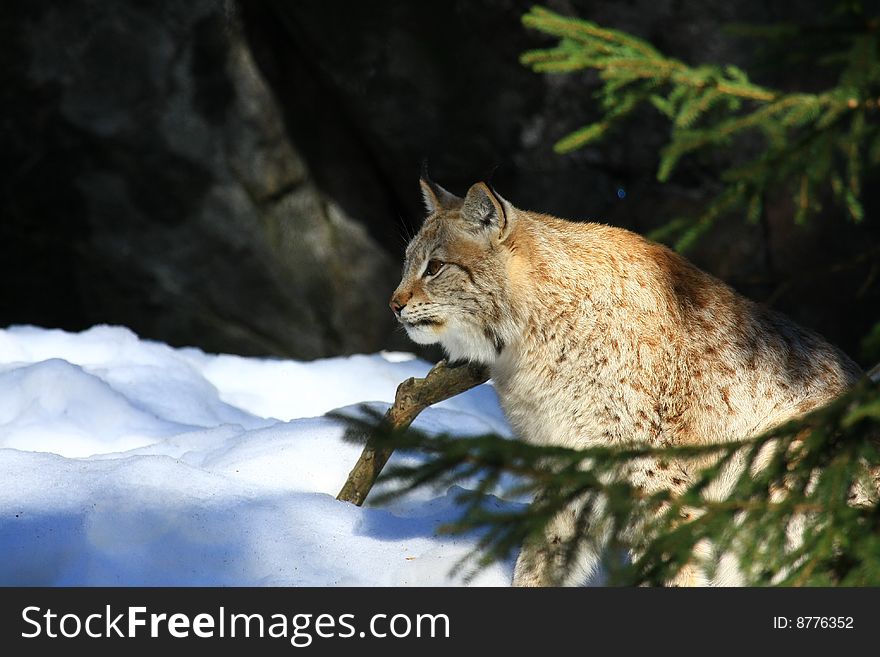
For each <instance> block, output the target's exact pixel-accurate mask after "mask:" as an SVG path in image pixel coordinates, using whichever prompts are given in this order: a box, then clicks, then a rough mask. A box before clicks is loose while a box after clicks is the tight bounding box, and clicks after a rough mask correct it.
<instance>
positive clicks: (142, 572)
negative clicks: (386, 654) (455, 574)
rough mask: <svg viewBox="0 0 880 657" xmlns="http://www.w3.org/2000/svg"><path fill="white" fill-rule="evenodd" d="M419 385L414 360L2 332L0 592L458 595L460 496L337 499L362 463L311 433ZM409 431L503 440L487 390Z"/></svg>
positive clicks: (112, 330) (94, 333)
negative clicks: (398, 591) (454, 531)
mask: <svg viewBox="0 0 880 657" xmlns="http://www.w3.org/2000/svg"><path fill="white" fill-rule="evenodd" d="M428 369H429V364H428V363H425V362H424V361H421V360H417V359H415V358H413V357H412V356H410V355H408V354H387V353H386V354H375V355H369V356H352V357H348V358H332V359H326V360H319V361H314V362H310V363H304V362H295V361H283V360H269V359H256V358H241V357H238V356H228V355H220V356H216V355H209V354H205V353H203V352H201V351H199V350H196V349H172V348H171V347H169V346H167V345H164V344H160V343H156V342H150V341H146V340H140V339H139V338H138V337H137V336H136V335H135V334H133V333H132V332H131V331H129V330H127V329H125V328H119V327H108V326H98V327H94V328H92V329H90V330H88V331H84V332H82V333H76V334H74V333H66V332H63V331H58V330H45V329H38V328H33V327H12V328H9V329H6V330H0V554H3V556H4V558H3V560H0V584H4V585H50V586H51V585H126V586H141V585H143V586H152V585H230V586H251V585H276V586H295V585H311V586H325V585H364V586H373V585H448V584H461V583H462V582H461V580H460V579H456V578H452V577H450V575H449V571H450V569H451V568H452V566H453V565H454V564H455V563H456V562H457V561H458V560H459V559H460V558H461V557H462V556H464V555H465V554H466V553H467V552H469V551H470V550H471V549H472V547H473V545H474V540H475V539H474V538H473V537H457V538H451V537H448V536H438V534H437V529H438V527H439V526H440V525H441V524H443V523H444V522H448V521H450V520H452V519H453V518H455V517H456V508H455V504H454V499H453V498H454V494H455V492H454V491H440V492H431V491H420V492H419V493H418V494H417V495H414V496H411V497H409V498H408V499H404V500H401V501H399V502H397V503H395V504H393V505H391V506H390V507H387V508H357V507H354V506H352V505H350V504H344V503H340V502H337V501H336V500H335V499H334V496H335V494H336V492H338V490H339V488H340V486H341V485H342V483H343V482H344V480H345V477H346V475H347V474H348V471H349V470H350V469H351V466H352V465H353V464H354V462H355V460H356V459H357V457H358V455H359V454H360V449H361V448H360V446H358V445H353V444H350V443H348V442H345V441H344V440H343V439H342V437H343V434H344V428H343V426H342V425H341V424H340V423H339V422H337V421H334V420H331V419H329V418H327V417H322V416H323V415H324V414H325V413H327V412H328V411H330V410H333V409H338V408H340V407H345V406H349V405H353V404H359V403H362V402H372V403H373V405H374V406H375V407H377V408H379V409H384V408H386V407H387V405H388V403H389V402H390V401H391V400H392V399H393V397H394V391H395V389H396V387H397V384H398V383H400V381H402V380H403V379H405V378H407V377H409V376H423V375H424V374H425V373H426V372H427V371H428ZM418 425H419V426H420V427H421V428H423V429H425V430H429V431H449V432H455V433H459V434H473V433H479V432H485V431H497V432H501V433H504V434H509V428H508V426H507V424H506V423H505V421H504V417H503V414H502V412H501V409H500V408H499V406H498V401H497V398H496V396H495V393H494V391H493V389H492V388H491V386H488V385H483V386H480V387H478V388H476V389H474V390H471V391H469V392H467V393H465V394H463V395H460V396H459V397H457V398H455V399H450V400H447V401H446V402H443V403H441V404H439V405H438V406H437V407H436V408H431V409H428V410H427V411H425V412H424V413H423V414H422V415H421V416H420V418H419V420H418ZM394 458H395V459H397V458H401V457H398V456H395V457H394ZM408 458H414V457H408ZM493 503H500V502H497V501H495V502H493ZM510 574H511V564H509V563H506V564H499V565H497V566H495V567H493V568H491V569H488V570H486V571H484V572H482V573H481V574H480V575H479V576H478V577H477V578H476V579H475V580H474V581H473V582H472V583H473V584H478V585H507V584H508V583H509V581H510Z"/></svg>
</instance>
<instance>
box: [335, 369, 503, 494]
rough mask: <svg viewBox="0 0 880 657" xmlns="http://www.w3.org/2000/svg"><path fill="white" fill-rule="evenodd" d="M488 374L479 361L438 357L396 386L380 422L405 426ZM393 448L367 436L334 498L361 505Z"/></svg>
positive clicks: (474, 384) (475, 383)
mask: <svg viewBox="0 0 880 657" xmlns="http://www.w3.org/2000/svg"><path fill="white" fill-rule="evenodd" d="M488 378H489V372H488V371H487V370H486V368H484V367H483V366H481V365H474V364H471V363H467V364H463V365H457V366H450V365H447V364H446V361H442V360H441V361H440V362H439V363H437V364H436V365H435V366H434V367H433V368H432V369H431V371H430V372H428V375H427V376H426V377H425V378H424V379H415V378H409V379H407V380H406V381H404V382H403V383H401V384H400V385H399V386H398V387H397V393H396V394H395V395H394V404H392V406H391V408H389V409H388V411H387V412H386V413H385V417H384V418H382V423H383V424H384V425H385V426H386V427H388V428H391V429H397V430H399V429H406V428H407V427H408V426H409V425H410V424H412V422H413V420H415V419H416V416H418V414H419V413H421V412H422V411H423V410H425V409H426V408H428V406H431V405H432V404H436V403H437V402H440V401H443V400H444V399H449V398H450V397H454V396H455V395H458V394H460V393H462V392H464V391H465V390H470V389H471V388H473V387H474V386H478V385H480V384H481V383H484V382H485V381H486V380H487V379H488ZM392 452H393V449H391V448H387V447H382V448H379V447H377V446H376V444H375V441H374V440H373V438H372V437H371V438H368V439H367V444H366V445H365V446H364V451H363V452H362V453H361V456H360V458H359V459H358V460H357V463H355V466H354V468H352V470H351V472H350V473H349V475H348V479H347V480H346V482H345V485H344V486H343V487H342V490H340V491H339V495H337V496H336V499H337V500H340V501H342V502H351V503H352V504H356V505H358V506H361V505H362V504H363V503H364V500H365V499H366V498H367V495H368V494H369V492H370V489H372V487H373V484H375V483H376V479H377V478H378V477H379V473H380V472H381V471H382V468H383V467H384V466H385V463H387V462H388V459H389V458H390V457H391V453H392Z"/></svg>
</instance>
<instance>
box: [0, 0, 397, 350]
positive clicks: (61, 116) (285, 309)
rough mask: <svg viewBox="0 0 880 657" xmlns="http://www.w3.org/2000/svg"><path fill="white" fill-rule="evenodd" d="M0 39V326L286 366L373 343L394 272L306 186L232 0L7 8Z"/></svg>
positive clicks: (384, 321)
mask: <svg viewBox="0 0 880 657" xmlns="http://www.w3.org/2000/svg"><path fill="white" fill-rule="evenodd" d="M3 31H4V34H3V36H5V37H8V41H7V43H6V45H5V49H6V50H8V51H9V52H7V53H6V55H5V56H4V63H3V64H2V67H3V81H4V82H5V83H6V84H5V85H4V88H5V89H6V95H7V98H6V100H9V101H10V106H12V107H14V108H15V110H14V112H15V114H14V116H13V117H10V118H9V119H7V121H8V123H7V125H6V126H4V128H5V130H4V132H8V133H9V135H10V137H11V141H12V148H11V157H10V159H9V161H8V162H7V164H6V167H7V168H8V169H9V171H8V175H6V176H4V186H5V190H4V191H5V194H4V195H3V200H2V203H3V208H4V214H5V215H7V217H9V220H8V221H7V220H4V222H3V224H4V226H3V228H2V230H3V235H2V237H3V238H5V239H4V245H3V247H2V248H4V249H5V250H7V251H8V253H4V255H7V256H8V257H7V258H4V263H3V265H2V266H3V268H4V270H5V271H4V272H3V275H4V279H5V280H6V281H7V282H8V281H10V280H14V281H15V285H14V286H12V288H13V289H10V290H9V291H8V294H9V298H8V299H5V300H4V303H3V304H2V306H3V309H2V310H0V313H2V315H0V323H3V324H6V323H11V322H33V323H42V324H46V325H49V326H63V327H66V328H80V327H83V326H87V325H90V324H93V323H96V322H110V323H120V324H124V325H127V326H129V327H131V328H132V329H134V330H135V331H137V332H139V333H140V334H142V335H143V336H145V337H150V338H156V339H161V340H165V341H168V342H170V343H172V344H177V345H181V344H194V345H198V346H200V347H202V348H204V349H207V350H210V351H224V352H234V353H242V354H276V355H285V356H293V357H297V358H312V357H318V356H325V355H330V354H336V353H348V352H355V351H375V350H377V349H379V348H381V347H382V346H384V345H385V344H387V342H388V336H389V335H390V334H391V331H392V329H393V324H392V321H391V314H390V313H389V312H388V309H387V305H386V304H387V296H388V290H390V289H392V288H393V287H394V285H395V283H396V281H395V279H396V276H397V270H398V266H397V264H396V263H394V262H393V261H392V259H391V258H390V257H389V256H388V254H387V253H386V252H385V251H384V250H383V249H382V247H380V246H379V245H378V244H377V242H376V241H375V240H374V239H372V238H371V237H370V236H369V235H368V234H367V232H366V231H365V230H364V229H363V227H362V226H361V225H360V224H359V223H358V222H356V221H354V220H353V219H352V218H351V217H349V216H348V215H347V214H346V213H345V212H344V211H343V210H342V209H341V208H340V207H339V205H338V204H336V203H335V202H334V201H333V199H332V198H329V197H328V196H327V195H325V194H323V193H322V192H321V191H319V189H318V188H317V187H316V185H315V184H314V182H313V180H312V179H311V177H310V174H309V169H308V167H307V166H306V164H305V163H304V161H303V159H302V157H301V156H300V154H299V153H298V151H297V150H296V148H295V147H294V145H293V144H292V142H291V141H290V139H289V137H288V135H287V133H286V131H285V127H284V124H283V121H282V117H281V113H280V112H279V108H278V104H277V101H276V100H275V98H274V96H273V94H272V93H271V92H270V90H269V88H268V87H267V85H266V83H265V81H264V79H263V77H262V75H261V73H260V72H259V70H258V69H257V68H256V66H255V64H254V61H253V58H252V56H251V52H250V49H249V48H248V46H247V44H246V42H245V41H244V38H243V35H242V32H241V27H240V21H239V18H238V16H237V13H236V12H235V7H234V5H231V4H226V5H224V4H222V3H218V2H211V1H206V0H201V1H195V2H184V1H182V0H181V1H177V0H163V1H162V2H156V3H107V2H101V1H88V0H77V1H74V2H66V3H50V2H38V3H19V6H17V7H16V8H15V10H14V15H13V16H12V17H11V18H10V20H9V21H8V22H6V23H5V27H4V29H3ZM4 141H6V140H4ZM7 155H10V153H8V154H7ZM6 294H7V293H6V292H5V293H4V296H6Z"/></svg>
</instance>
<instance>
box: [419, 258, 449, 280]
mask: <svg viewBox="0 0 880 657" xmlns="http://www.w3.org/2000/svg"><path fill="white" fill-rule="evenodd" d="M445 264H446V263H445V262H443V261H442V260H428V266H427V267H425V273H424V276H436V275H437V274H439V273H440V270H441V269H443V266H444V265H445Z"/></svg>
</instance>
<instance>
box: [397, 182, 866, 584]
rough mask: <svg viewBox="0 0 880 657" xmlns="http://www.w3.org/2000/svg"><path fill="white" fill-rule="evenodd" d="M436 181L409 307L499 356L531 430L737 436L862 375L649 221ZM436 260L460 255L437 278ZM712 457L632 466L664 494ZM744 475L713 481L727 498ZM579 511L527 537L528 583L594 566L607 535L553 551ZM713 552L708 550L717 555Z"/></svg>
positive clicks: (730, 574) (569, 438)
mask: <svg viewBox="0 0 880 657" xmlns="http://www.w3.org/2000/svg"><path fill="white" fill-rule="evenodd" d="M422 186H423V193H424V194H425V201H426V205H427V207H428V210H429V216H428V217H427V219H426V220H425V223H424V225H423V226H422V228H421V230H420V231H419V233H418V234H417V235H416V237H415V238H414V239H413V240H412V242H411V243H410V245H409V247H408V249H407V252H406V261H405V265H404V273H403V279H402V281H401V283H400V286H399V287H398V289H397V290H396V291H395V294H394V296H393V300H395V301H396V303H398V304H399V305H403V310H402V311H401V312H400V316H399V318H400V321H401V322H402V324H403V325H404V327H405V328H406V330H407V333H408V334H409V336H410V337H411V338H412V339H413V340H414V341H415V342H418V343H420V344H429V343H439V344H440V345H442V346H443V348H444V349H445V350H446V351H447V353H448V354H449V357H450V359H452V360H471V361H479V362H481V363H486V364H488V365H489V366H490V368H491V373H492V378H493V380H494V382H495V386H496V389H497V391H498V394H499V397H500V400H501V404H502V406H503V408H504V411H505V414H506V416H507V418H508V420H509V421H510V424H511V426H512V427H513V428H514V430H515V431H516V432H517V434H518V435H519V436H520V437H521V438H523V439H524V440H528V441H530V442H534V443H538V444H557V445H565V446H570V447H585V446H590V445H608V444H615V443H617V444H620V443H623V442H627V441H632V440H636V441H643V442H645V443H647V444H650V445H686V444H703V443H709V442H717V441H725V440H734V439H739V438H744V437H748V436H750V435H754V434H756V433H758V432H761V431H764V430H766V429H768V428H770V427H772V426H774V425H776V424H779V423H781V422H784V421H785V420H788V419H790V418H792V417H794V416H797V415H799V414H802V413H805V412H806V411H809V410H810V409H812V408H814V407H816V406H817V405H820V404H822V403H824V402H827V401H828V400H830V399H831V398H833V397H835V396H836V395H838V394H839V393H840V392H841V391H843V390H844V389H845V388H846V387H847V386H848V385H850V384H851V383H852V382H853V381H855V380H856V378H857V377H858V376H859V375H860V372H859V369H858V367H857V366H856V365H855V364H854V363H853V362H852V361H851V360H850V359H849V358H847V357H846V356H845V355H844V354H843V353H841V352H840V351H839V350H837V349H835V348H834V347H832V346H831V345H829V344H828V343H827V342H825V341H824V340H823V339H822V338H821V337H820V336H818V335H816V334H815V333H813V332H811V331H808V330H805V329H802V328H800V327H798V326H796V325H795V324H794V323H792V322H791V321H790V320H788V319H787V318H785V317H783V316H782V315H780V314H778V313H776V312H773V311H771V310H768V309H766V308H764V307H762V306H759V305H757V304H755V303H753V302H751V301H749V300H748V299H745V298H744V297H742V296H740V295H738V294H737V293H736V292H734V291H733V290H732V289H731V288H730V287H728V286H727V285H725V284H724V283H722V282H721V281H719V280H717V279H715V278H713V277H712V276H710V275H708V274H706V273H705V272H703V271H701V270H699V269H697V268H696V267H694V266H693V265H691V264H690V263H689V262H687V261H686V260H685V259H684V258H682V257H681V256H679V255H678V254H676V253H674V252H673V251H671V250H669V249H667V248H666V247H664V246H661V245H658V244H655V243H653V242H650V241H648V240H646V239H644V238H642V237H640V236H639V235H636V234H635V233H632V232H629V231H626V230H622V229H620V228H613V227H610V226H605V225H600V224H595V223H575V222H569V221H565V220H562V219H557V218H555V217H551V216H547V215H543V214H538V213H534V212H525V211H522V210H518V209H516V208H514V207H513V206H512V205H511V204H510V203H508V202H507V201H505V200H504V199H502V198H501V197H500V196H498V195H497V194H494V192H492V190H490V189H489V188H488V187H487V186H486V185H483V184H477V185H474V186H473V187H472V188H471V190H470V191H469V192H468V194H467V196H466V197H465V199H458V198H456V197H453V196H452V195H450V194H448V192H445V190H442V189H439V188H438V187H436V186H435V185H433V184H431V183H427V182H426V181H423V183H422ZM432 259H434V260H439V261H441V262H445V263H448V264H447V265H446V266H445V267H444V268H443V269H442V270H441V271H440V272H439V273H438V274H437V275H436V276H427V277H426V276H424V273H425V268H426V265H427V263H428V261H429V260H432ZM699 466H700V464H698V463H684V462H672V463H669V462H665V461H662V460H656V459H645V460H644V461H643V462H640V463H639V464H638V465H637V466H634V467H633V469H632V471H631V472H630V473H629V474H628V476H629V477H630V480H631V482H632V483H633V484H634V485H635V486H637V487H639V488H641V489H642V490H644V491H646V492H648V493H650V492H654V491H657V490H661V489H668V490H671V491H672V492H673V494H676V493H680V492H681V491H683V490H684V489H686V488H687V487H688V486H689V485H690V483H692V481H693V477H694V474H695V472H696V470H697V469H698V467H699ZM735 474H736V472H735V471H731V472H730V473H728V476H726V477H722V478H721V479H720V480H719V482H718V483H717V484H716V485H715V486H714V488H713V490H712V491H710V494H712V495H713V496H715V497H718V498H720V497H724V496H725V494H726V492H727V487H729V485H730V484H731V482H732V480H733V476H734V475H735ZM573 518H574V509H573V510H572V512H571V513H563V514H560V517H559V518H557V519H556V520H554V522H553V523H551V526H550V527H549V529H548V532H547V535H546V536H545V537H544V538H543V539H541V540H536V541H533V542H531V543H529V544H527V545H525V546H524V548H523V551H522V553H521V554H520V558H519V560H518V562H517V566H516V569H515V575H514V583H515V584H519V585H555V584H562V583H572V582H574V581H578V580H582V579H584V577H586V576H588V575H589V574H590V573H591V572H592V571H593V570H594V568H595V566H596V564H597V561H598V556H597V554H598V549H599V548H596V549H595V550H589V549H585V550H584V554H583V555H582V559H581V560H580V563H581V565H582V569H581V571H580V572H575V573H569V574H567V575H566V574H564V573H563V572H562V570H561V569H560V567H559V564H558V555H555V554H554V552H553V550H552V546H553V545H555V544H559V543H561V542H564V541H565V540H566V539H567V538H570V536H571V533H572V532H573V531H574V524H573ZM701 552H702V553H701V554H698V555H695V559H697V558H706V559H711V558H712V557H711V555H710V554H708V552H709V551H708V549H707V550H701ZM715 558H716V561H717V560H718V559H720V557H719V556H718V555H716V556H715ZM729 561H730V559H727V560H725V559H721V562H722V563H721V568H720V570H719V571H718V574H717V576H716V579H715V580H713V581H712V582H710V581H709V580H708V579H707V578H706V576H705V574H704V573H705V570H704V569H703V568H702V567H699V568H698V567H697V566H696V565H695V566H694V567H693V568H690V569H685V571H683V572H682V573H681V574H680V575H679V577H678V578H677V579H676V581H674V582H672V583H675V584H687V585H697V584H709V583H715V584H732V583H736V582H737V573H736V572H735V569H731V568H727V567H726V566H725V563H726V562H729Z"/></svg>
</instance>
